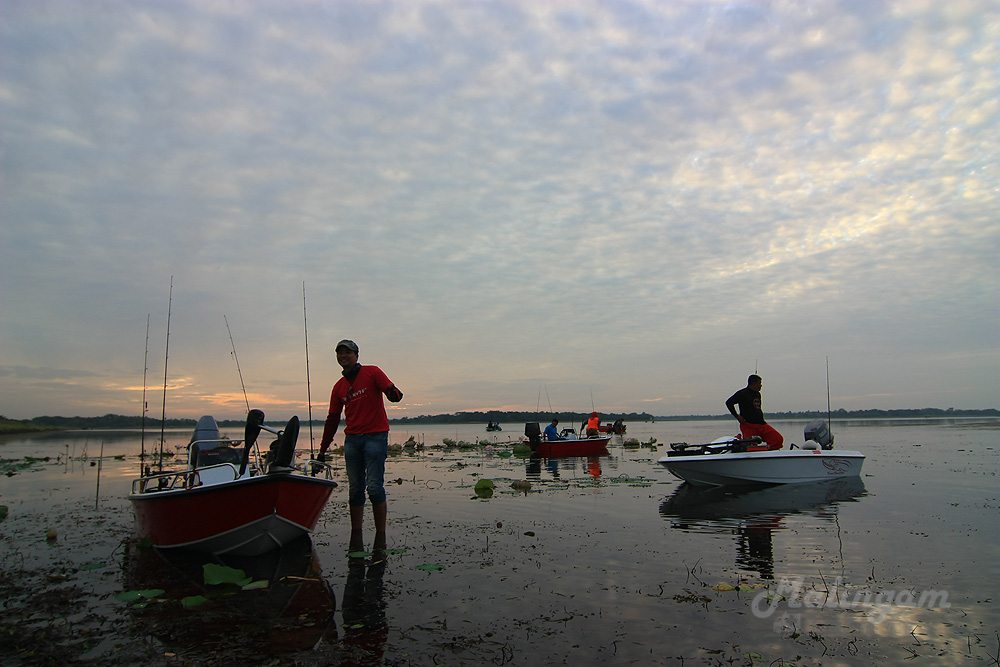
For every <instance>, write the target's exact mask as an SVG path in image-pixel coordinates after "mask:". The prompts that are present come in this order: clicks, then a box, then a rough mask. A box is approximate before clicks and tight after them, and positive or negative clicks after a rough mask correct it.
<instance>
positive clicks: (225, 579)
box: [202, 563, 253, 587]
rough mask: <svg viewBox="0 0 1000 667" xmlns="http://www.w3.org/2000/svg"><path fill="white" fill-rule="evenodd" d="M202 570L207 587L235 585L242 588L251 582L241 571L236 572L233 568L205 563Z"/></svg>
mask: <svg viewBox="0 0 1000 667" xmlns="http://www.w3.org/2000/svg"><path fill="white" fill-rule="evenodd" d="M202 569H203V570H204V572H205V584H206V585H208V586H219V585H222V584H236V585H237V586H240V587H242V586H246V585H247V584H249V583H250V582H251V581H253V579H251V578H250V577H248V576H247V575H246V573H245V572H244V571H243V570H237V569H236V568H234V567H227V566H225V565H218V564H216V563H205V564H204V565H203V566H202Z"/></svg>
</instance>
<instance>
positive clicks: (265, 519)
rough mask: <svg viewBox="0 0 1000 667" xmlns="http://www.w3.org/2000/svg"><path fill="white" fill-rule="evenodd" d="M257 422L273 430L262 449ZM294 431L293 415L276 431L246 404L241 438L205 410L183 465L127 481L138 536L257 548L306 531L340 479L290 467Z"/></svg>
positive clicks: (190, 545)
mask: <svg viewBox="0 0 1000 667" xmlns="http://www.w3.org/2000/svg"><path fill="white" fill-rule="evenodd" d="M261 429H264V430H267V431H271V432H273V433H275V434H276V435H277V436H278V437H277V439H276V440H275V441H274V443H273V444H272V445H271V448H270V451H268V452H265V453H264V454H263V455H261V454H260V453H259V452H258V451H257V448H256V444H257V436H258V435H259V434H260V431H261ZM298 433H299V420H298V418H297V417H292V419H291V420H289V422H288V425H287V426H286V427H285V429H284V430H283V431H274V430H272V429H270V428H268V427H266V426H264V413H263V412H261V411H260V410H251V411H250V414H249V415H248V416H247V425H246V432H245V438H244V440H242V441H240V440H224V439H222V438H220V437H219V429H218V426H217V425H216V422H215V419H213V418H212V417H211V416H205V417H202V418H201V419H200V420H199V422H198V426H197V427H196V428H195V431H194V435H192V437H191V442H190V444H189V446H188V451H189V455H188V465H187V467H186V468H185V469H184V470H182V471H179V472H178V471H175V472H163V473H158V474H150V473H147V474H146V475H144V476H142V477H141V478H139V479H137V480H135V481H134V482H133V483H132V493H131V494H130V495H129V500H130V501H131V503H132V507H133V509H134V511H135V529H136V536H137V537H140V538H149V539H150V540H151V541H152V544H153V546H155V547H158V548H160V549H190V550H195V551H203V552H208V553H212V554H217V555H218V554H231V555H238V556H256V555H259V554H263V553H266V552H268V551H271V550H273V549H277V548H279V547H281V546H283V545H284V544H287V543H289V542H291V541H293V540H295V539H297V538H299V537H302V536H304V535H308V534H309V533H310V532H311V531H312V529H313V528H314V527H315V526H316V521H317V520H318V519H319V515H320V513H321V512H322V511H323V508H324V507H325V505H326V502H327V500H328V499H329V498H330V493H331V492H332V491H333V489H334V488H335V487H336V486H337V483H336V482H334V481H333V480H330V479H324V478H322V477H315V476H310V475H307V474H305V473H304V472H303V471H301V470H296V469H295V468H293V467H292V459H293V458H294V455H295V441H296V439H297V438H298ZM232 445H243V446H242V447H233V446H232ZM251 450H253V451H254V456H252V457H251ZM314 465H316V466H321V465H323V464H321V463H318V462H317V463H315V464H314Z"/></svg>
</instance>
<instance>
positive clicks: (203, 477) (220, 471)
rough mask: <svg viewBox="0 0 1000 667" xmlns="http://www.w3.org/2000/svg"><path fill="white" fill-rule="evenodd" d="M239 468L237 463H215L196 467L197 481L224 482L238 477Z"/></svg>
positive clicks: (201, 483) (203, 483)
mask: <svg viewBox="0 0 1000 667" xmlns="http://www.w3.org/2000/svg"><path fill="white" fill-rule="evenodd" d="M239 476H240V469H239V466H238V464H232V463H219V464H217V465H213V466H208V467H204V468H198V482H200V484H199V486H201V485H206V484H207V485H212V484H224V483H226V482H232V481H233V480H236V479H238V478H239Z"/></svg>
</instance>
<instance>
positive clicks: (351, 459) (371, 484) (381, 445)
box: [344, 431, 389, 506]
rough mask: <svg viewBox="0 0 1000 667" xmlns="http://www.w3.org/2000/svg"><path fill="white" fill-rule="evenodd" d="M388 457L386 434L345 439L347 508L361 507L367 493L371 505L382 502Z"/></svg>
mask: <svg viewBox="0 0 1000 667" xmlns="http://www.w3.org/2000/svg"><path fill="white" fill-rule="evenodd" d="M388 455H389V432H388V431H383V432H382V433H348V434H345V435H344V464H345V465H346V466H347V484H348V493H347V504H348V505H353V506H359V505H364V504H365V492H366V491H367V493H368V498H369V500H371V501H372V505H380V504H381V503H384V502H385V458H386V456H388Z"/></svg>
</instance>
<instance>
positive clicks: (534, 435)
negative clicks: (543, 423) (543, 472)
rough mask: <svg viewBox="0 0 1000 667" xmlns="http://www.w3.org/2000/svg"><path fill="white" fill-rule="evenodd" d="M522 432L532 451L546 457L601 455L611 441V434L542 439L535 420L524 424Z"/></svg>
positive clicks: (606, 451) (606, 452)
mask: <svg viewBox="0 0 1000 667" xmlns="http://www.w3.org/2000/svg"><path fill="white" fill-rule="evenodd" d="M524 434H525V435H526V436H527V437H528V443H529V444H530V446H531V450H532V453H533V454H535V455H537V456H541V457H544V458H547V459H554V458H565V457H569V456H603V455H605V454H608V443H609V442H611V436H599V437H593V438H577V437H570V438H564V439H562V440H543V439H542V431H541V428H540V426H539V424H538V423H537V422H529V423H527V424H525V425H524ZM574 435H575V434H574Z"/></svg>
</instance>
